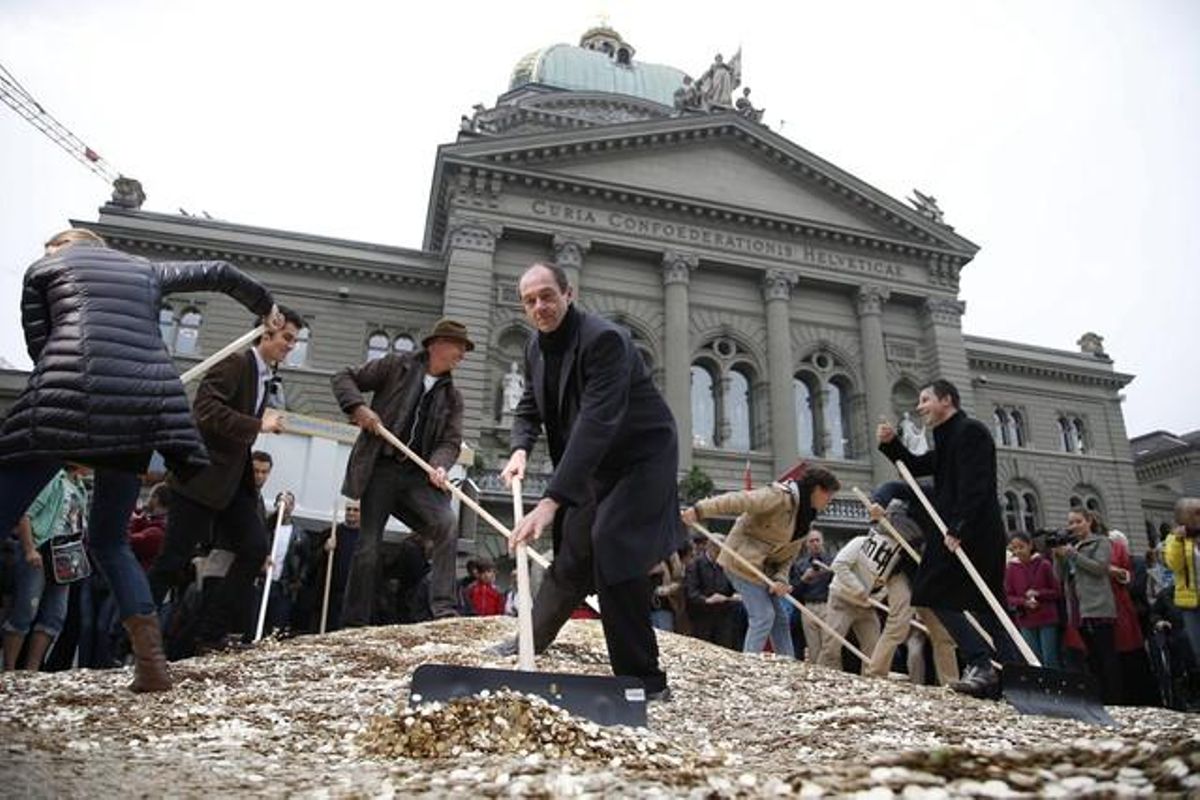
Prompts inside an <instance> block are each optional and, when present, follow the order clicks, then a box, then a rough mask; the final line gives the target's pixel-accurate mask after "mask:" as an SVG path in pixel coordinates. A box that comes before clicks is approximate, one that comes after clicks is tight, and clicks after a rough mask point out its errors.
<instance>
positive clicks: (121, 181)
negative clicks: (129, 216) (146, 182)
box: [110, 175, 146, 208]
mask: <svg viewBox="0 0 1200 800" xmlns="http://www.w3.org/2000/svg"><path fill="white" fill-rule="evenodd" d="M110 202H111V203H112V204H113V205H114V206H120V207H121V208H141V207H142V203H144V202H146V192H145V191H143V190H142V183H141V181H139V180H138V179H137V178H126V177H125V176H124V175H121V176H119V177H118V178H117V179H116V180H115V181H113V193H112V200H111V201H110Z"/></svg>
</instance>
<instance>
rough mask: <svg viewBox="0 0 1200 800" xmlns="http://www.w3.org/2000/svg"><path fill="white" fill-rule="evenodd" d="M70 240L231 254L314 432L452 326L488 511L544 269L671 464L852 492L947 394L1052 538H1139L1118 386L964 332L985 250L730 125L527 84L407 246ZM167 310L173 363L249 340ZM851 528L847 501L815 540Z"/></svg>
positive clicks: (208, 309)
mask: <svg viewBox="0 0 1200 800" xmlns="http://www.w3.org/2000/svg"><path fill="white" fill-rule="evenodd" d="M618 106H619V107H620V108H621V109H622V113H621V114H619V115H615V116H614V115H611V114H607V113H599V112H600V111H603V110H606V109H609V110H610V109H612V108H614V107H618ZM77 224H81V225H85V226H86V227H90V228H93V229H94V230H96V231H97V232H98V233H100V234H101V235H103V236H105V237H106V238H107V239H108V240H109V241H110V242H111V243H112V244H113V245H114V246H116V247H119V248H121V249H125V250H128V251H130V252H134V253H139V254H143V255H146V256H149V257H151V258H155V259H167V258H170V259H186V258H206V257H214V258H226V259H229V260H231V261H233V262H234V263H236V264H238V265H239V266H241V267H242V268H244V269H246V270H247V271H249V272H251V273H252V274H254V275H256V276H257V277H259V278H260V279H262V280H263V281H265V282H266V283H268V284H269V285H270V286H271V287H272V288H273V289H274V290H275V291H276V292H277V296H278V298H279V300H280V301H281V302H283V303H286V304H288V305H291V306H293V307H294V308H296V309H297V310H298V311H299V312H301V313H302V314H303V315H304V316H305V317H306V318H307V319H308V320H309V321H310V323H311V326H312V334H311V340H310V342H309V343H308V352H307V355H306V357H305V360H304V362H303V363H302V364H300V365H297V366H294V367H287V368H285V369H284V370H283V374H284V379H285V384H286V386H287V395H288V400H289V403H290V405H291V406H292V407H293V408H296V409H297V410H300V411H303V412H305V413H310V414H318V415H322V416H330V417H332V416H335V415H336V414H337V409H336V407H335V405H334V403H333V399H332V396H331V395H330V392H329V388H328V378H329V375H330V374H331V373H332V372H333V371H334V370H335V369H337V368H339V367H341V366H343V365H345V364H352V363H358V362H361V361H363V360H364V359H365V358H366V357H367V350H368V343H369V340H370V339H371V337H372V335H373V334H375V335H376V342H380V341H383V342H393V343H394V342H395V341H396V340H397V337H405V336H407V337H408V338H409V339H411V340H414V341H419V339H420V337H421V332H422V331H425V330H428V328H429V327H430V326H431V324H432V323H433V321H434V320H435V319H436V318H437V317H439V316H441V315H443V314H446V315H451V316H454V317H455V318H457V319H460V320H462V321H463V322H465V323H466V324H467V325H468V326H469V327H470V329H471V335H472V337H473V338H474V340H475V341H476V342H477V344H478V348H477V350H476V351H475V352H474V353H473V354H472V355H471V356H470V357H469V358H468V359H467V360H466V362H465V363H464V365H463V366H462V367H461V368H460V370H459V371H458V373H457V378H456V379H457V381H458V383H459V385H460V387H461V388H462V390H463V393H464V395H465V397H466V401H467V425H466V436H467V439H468V440H469V442H470V443H471V444H473V445H474V444H478V445H479V447H478V451H477V452H478V457H477V461H476V466H477V468H476V470H475V474H474V475H473V478H474V479H475V481H476V483H478V484H479V485H480V487H481V489H482V491H483V497H484V498H485V500H487V501H488V502H489V503H490V504H491V505H492V507H493V508H494V509H495V510H496V512H497V515H498V516H501V517H506V516H508V515H509V511H508V505H507V504H506V502H505V498H504V492H503V490H502V489H501V488H500V487H499V484H498V482H497V474H496V473H497V471H498V469H499V467H500V466H501V465H502V464H503V462H504V459H505V458H506V457H507V453H508V426H509V422H510V420H509V419H508V418H507V416H506V413H505V409H504V408H503V406H502V403H501V394H502V378H503V375H504V374H505V373H506V372H508V371H509V369H510V366H511V364H512V363H513V362H514V361H520V359H521V352H522V348H523V346H524V342H525V339H526V338H527V336H528V335H529V333H530V328H529V326H528V325H527V323H526V322H525V320H524V318H523V315H522V312H521V308H520V305H519V302H518V299H517V295H516V281H517V278H518V276H519V275H520V273H521V271H522V270H523V269H524V268H525V267H527V266H528V265H529V264H530V263H532V262H534V261H539V260H557V261H558V263H560V264H562V265H563V266H564V267H566V269H567V271H568V273H569V274H570V275H571V277H572V278H573V280H575V282H576V285H577V286H578V291H579V303H580V305H581V306H582V307H583V308H584V309H586V310H588V311H592V312H595V313H598V314H601V315H603V316H605V317H608V318H610V319H613V320H616V321H619V322H620V323H622V324H624V325H626V326H627V327H628V328H629V329H630V331H631V332H632V334H633V337H634V340H635V342H636V343H637V345H638V347H639V349H641V351H642V353H643V356H644V357H645V359H646V360H647V362H648V363H649V364H650V366H651V368H652V370H653V372H654V375H655V379H656V381H657V382H658V383H659V385H660V386H661V388H662V389H663V391H664V394H665V396H666V398H667V400H668V402H669V404H670V406H671V408H672V410H673V411H674V412H675V414H676V417H677V420H678V421H679V423H680V431H681V437H680V439H681V453H680V463H681V465H683V467H684V468H685V469H686V468H687V467H689V466H691V465H695V466H698V467H700V468H702V469H703V470H704V471H705V472H707V473H708V474H709V475H710V476H711V477H712V478H713V480H714V481H715V482H716V485H717V487H718V488H722V489H728V488H734V487H736V486H740V485H741V483H742V480H743V473H744V471H745V469H746V465H747V463H749V465H750V469H751V472H752V474H753V479H754V481H755V483H756V484H758V483H762V482H765V481H768V480H769V479H770V477H771V476H772V475H773V474H777V473H778V472H779V471H781V470H782V469H784V468H785V467H787V466H788V465H790V464H791V463H793V462H794V461H795V460H796V458H797V457H799V456H800V455H805V456H809V457H813V458H815V459H816V460H818V461H821V462H823V463H826V464H828V465H829V466H830V467H831V468H833V469H834V470H835V471H836V472H837V473H838V474H839V475H840V476H841V477H842V478H843V482H844V484H845V485H846V486H847V487H849V486H854V485H858V486H862V487H864V488H865V487H868V486H870V485H871V484H873V483H876V482H878V481H882V480H887V479H890V478H892V476H893V470H892V468H891V466H890V465H889V464H887V463H886V462H885V461H884V460H883V459H882V458H881V457H879V456H878V455H877V454H876V453H875V450H874V447H873V442H874V427H875V423H876V421H877V420H878V419H879V418H880V417H881V416H885V417H887V418H889V419H893V420H896V419H898V418H899V417H900V415H901V414H902V413H903V411H904V410H906V409H910V408H911V406H912V403H913V402H914V401H915V397H916V391H917V389H918V388H919V387H920V386H921V385H922V382H924V381H926V380H928V379H930V378H933V377H937V376H943V377H946V378H949V379H950V380H952V381H954V382H955V383H956V384H957V385H958V386H959V388H960V390H961V392H962V395H963V401H964V407H965V408H967V409H968V410H969V411H970V412H971V413H972V414H974V415H975V416H978V417H980V418H981V419H984V420H990V419H991V417H992V414H993V411H994V410H995V409H996V408H1007V409H1016V410H1019V411H1020V414H1021V418H1022V420H1023V423H1024V426H1025V427H1024V434H1023V436H1024V438H1023V440H1022V442H1023V443H1022V445H1020V446H1017V445H1016V444H1011V445H1002V446H1001V447H1000V473H1001V491H1002V492H1004V491H1005V490H1007V489H1010V488H1015V490H1019V491H1018V494H1019V495H1020V497H1021V498H1024V496H1025V495H1031V496H1032V497H1033V498H1034V501H1033V502H1034V504H1036V511H1035V514H1034V516H1033V519H1034V521H1036V524H1037V525H1038V526H1039V527H1040V526H1057V525H1059V524H1060V523H1061V521H1062V518H1063V517H1064V516H1065V513H1066V510H1067V504H1068V503H1069V502H1070V500H1071V498H1072V497H1076V496H1077V497H1078V498H1079V499H1080V500H1081V501H1086V500H1089V499H1090V500H1093V501H1094V502H1095V503H1096V504H1098V506H1099V507H1100V508H1101V509H1102V510H1103V511H1104V512H1105V514H1106V515H1107V516H1108V518H1109V519H1110V521H1111V522H1112V523H1113V524H1115V525H1116V526H1117V527H1120V528H1122V529H1124V530H1126V531H1127V532H1129V533H1131V534H1138V533H1141V532H1142V530H1143V525H1142V511H1141V508H1140V505H1139V496H1138V489H1137V482H1136V480H1135V478H1134V471H1133V464H1132V461H1131V459H1130V455H1129V448H1128V441H1127V439H1126V435H1125V430H1124V421H1123V418H1122V414H1121V409H1120V395H1119V391H1120V389H1121V387H1122V386H1124V385H1125V384H1126V383H1128V381H1129V380H1131V376H1129V375H1123V374H1120V373H1117V372H1115V371H1114V370H1113V365H1112V362H1111V361H1110V360H1108V359H1107V357H1104V356H1103V354H1102V353H1100V354H1099V355H1096V354H1094V353H1084V354H1079V353H1070V352H1062V351H1053V350H1047V349H1045V348H1038V347H1032V346H1025V345H1020V344H1015V343H1011V342H996V341H991V340H986V339H979V338H975V337H965V336H964V335H963V333H962V326H961V319H962V315H963V313H964V311H965V307H964V304H963V303H962V302H961V300H960V299H959V297H958V279H959V272H960V270H961V269H963V268H964V266H966V265H967V264H968V263H969V262H970V261H971V259H972V258H973V256H974V254H975V253H976V251H977V249H978V248H977V246H976V245H975V244H973V243H972V242H970V241H969V240H967V239H965V238H963V237H962V236H961V235H959V234H957V233H955V231H954V229H953V228H951V227H949V226H948V225H946V224H944V223H943V222H941V221H940V219H932V218H930V217H929V216H928V215H926V214H922V213H921V212H920V211H919V210H917V209H914V208H911V207H909V206H907V205H905V204H904V203H902V202H900V201H898V200H896V199H894V198H891V197H889V196H887V195H885V194H883V193H882V192H880V191H878V190H877V189H875V188H873V187H871V186H870V185H868V184H866V183H864V182H863V181H861V180H860V179H858V178H856V177H855V176H853V175H850V174H848V173H846V172H844V171H842V170H840V169H838V168H837V167H836V166H834V165H832V164H829V163H828V162H825V161H823V160H822V159H820V158H819V157H817V156H816V155H814V154H812V153H809V152H808V151H806V150H804V149H803V148H801V147H799V146H798V145H796V144H795V143H793V142H791V141H789V140H787V139H785V138H783V137H782V136H779V135H778V134H776V133H774V132H772V131H770V130H769V129H768V128H766V127H765V126H763V125H762V124H760V123H758V122H756V121H754V120H753V119H748V118H746V117H744V116H739V115H738V114H736V113H706V114H681V113H673V112H672V109H670V108H667V107H665V106H661V105H659V104H657V103H654V102H651V101H649V100H646V99H636V98H621V97H618V96H614V95H610V94H603V93H597V92H587V91H563V90H559V89H554V88H553V87H545V86H537V85H527V86H523V87H517V88H515V89H513V90H512V91H511V92H509V93H508V94H506V95H504V96H502V97H501V98H499V100H498V101H497V104H496V106H495V107H494V108H492V109H482V110H479V111H478V112H477V114H476V118H475V119H474V120H472V121H471V123H470V124H469V125H464V128H463V131H462V132H461V133H460V135H459V138H458V141H457V142H454V143H451V144H447V145H444V146H442V147H441V148H439V149H438V151H437V157H436V164H435V169H434V179H433V187H432V191H431V202H430V212H429V217H428V219H427V223H426V234H425V240H424V242H423V243H422V247H421V249H419V250H416V249H414V250H408V249H402V248H391V247H382V246H377V245H371V244H366V243H359V242H346V241H340V240H333V239H327V238H322V237H317V236H312V235H308V234H295V233H287V232H283V231H273V230H264V229H259V228H250V227H246V226H240V225H233V224H228V223H222V222H216V221H210V220H202V219H197V218H191V217H177V216H173V215H162V214H154V213H150V212H144V211H140V210H135V209H130V208H123V207H118V206H115V205H107V206H105V207H104V208H102V209H101V212H100V216H99V219H98V221H96V222H80V223H77ZM997 299H998V300H999V298H997ZM1016 299H1017V298H1011V300H1012V301H1016ZM171 308H172V310H173V311H174V313H175V315H176V318H178V317H179V315H181V314H182V313H183V312H184V311H186V310H189V309H195V310H198V311H200V312H201V314H202V316H203V323H202V325H201V327H200V331H199V340H198V345H199V346H198V348H197V353H196V356H194V357H183V356H181V357H180V361H181V367H186V366H188V365H190V364H191V363H193V362H194V361H195V360H198V357H199V356H200V355H202V354H204V353H208V352H212V351H213V350H215V349H217V348H219V347H220V346H221V345H223V344H224V343H225V342H227V341H229V340H230V339H233V338H234V337H236V336H237V335H238V334H240V333H241V332H243V331H244V330H245V329H246V328H247V326H248V325H249V323H250V321H249V320H248V319H246V317H245V315H244V313H242V312H241V310H240V309H238V308H237V307H236V306H235V305H234V304H232V303H231V302H229V301H227V300H226V299H225V298H222V297H213V296H197V297H194V298H192V297H176V298H172V299H171ZM379 334H384V337H383V338H379V336H378V335H379ZM402 341H405V340H403V339H402ZM697 370H700V371H701V372H697ZM706 381H707V382H711V386H710V387H709V383H705V382H706ZM697 382H699V384H698V383H697ZM698 385H699V386H700V389H698V388H697V386H698ZM705 387H709V388H705ZM705 392H708V394H705ZM698 398H699V399H698ZM697 415H698V416H699V418H697ZM1060 418H1064V419H1068V420H1071V421H1074V420H1079V421H1080V422H1081V424H1082V426H1083V428H1082V429H1083V431H1084V433H1083V434H1082V436H1083V440H1084V441H1085V442H1086V444H1085V445H1084V447H1083V448H1082V449H1083V452H1074V451H1073V452H1066V451H1065V450H1064V449H1063V448H1062V447H1061V446H1060V444H1061V442H1062V439H1061V437H1060V429H1059V422H1058V421H1059V419H1060ZM701 429H703V430H701ZM999 435H1000V434H999V433H998V436H999ZM1077 449H1078V448H1076V450H1077ZM544 458H545V456H544V449H539V450H538V451H537V452H536V453H535V461H534V463H535V465H536V466H538V467H539V468H540V469H542V470H545V469H546V467H547V466H548V465H547V464H546V462H545V460H544ZM539 486H540V482H539V480H538V479H537V478H534V479H533V480H531V481H530V482H529V483H528V484H527V491H528V492H530V493H532V494H536V493H537V492H538V490H539ZM847 497H849V493H847ZM862 520H863V516H862V514H861V509H860V508H858V507H857V506H856V504H855V503H854V502H853V501H852V500H850V499H839V501H838V502H837V503H836V504H835V505H834V507H833V508H831V510H830V512H829V514H828V515H827V519H826V521H825V522H826V524H827V525H829V526H831V527H833V528H835V529H836V528H838V527H843V528H847V529H848V528H852V527H855V526H858V525H861V523H862ZM1021 523H1022V524H1021V526H1022V527H1024V524H1023V523H1024V520H1023V519H1022V520H1021Z"/></svg>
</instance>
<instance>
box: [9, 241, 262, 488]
mask: <svg viewBox="0 0 1200 800" xmlns="http://www.w3.org/2000/svg"><path fill="white" fill-rule="evenodd" d="M196 291H215V292H222V293H224V294H227V295H229V296H230V297H232V298H233V299H234V300H237V301H238V302H239V303H241V304H242V305H244V306H245V307H246V308H248V309H249V310H250V311H252V312H254V313H255V314H258V315H260V316H261V315H264V314H266V313H268V312H269V311H270V309H271V306H272V302H273V301H272V299H271V294H270V292H268V291H267V290H266V289H265V288H263V286H261V285H260V284H259V283H258V282H257V281H255V280H254V279H252V278H250V277H249V276H247V275H245V274H244V273H242V272H240V271H239V270H238V269H237V268H236V267H234V266H233V265H231V264H228V263H226V262H224V261H180V262H170V263H152V262H150V261H147V260H146V259H144V258H138V257H135V256H130V255H128V254H126V253H122V252H120V251H117V250H111V249H109V248H107V247H102V246H98V245H92V244H89V243H76V244H72V245H70V246H68V247H66V248H64V249H62V250H59V251H58V252H57V253H56V254H55V255H52V256H46V257H45V258H42V259H39V260H38V261H35V262H34V263H33V264H32V265H31V266H30V267H29V269H28V270H27V271H26V273H25V284H24V290H23V294H22V298H21V323H22V326H23V327H24V330H25V343H26V346H27V347H28V349H29V356H30V358H32V359H33V362H34V367H33V372H32V373H31V374H30V376H29V384H28V385H27V386H26V387H25V391H24V392H22V394H21V396H20V397H19V398H18V399H17V401H16V403H15V404H14V405H13V407H12V409H11V410H10V411H9V413H8V416H7V417H6V418H5V419H4V421H3V423H0V464H11V463H14V462H20V461H32V460H53V461H64V460H71V461H78V462H81V463H84V464H88V465H91V466H94V467H111V468H117V469H124V470H130V471H141V470H142V469H144V468H145V465H146V462H147V461H148V459H149V457H150V453H151V451H154V450H157V451H158V452H160V453H162V455H163V457H164V458H165V459H166V461H167V465H168V466H169V467H171V469H172V470H181V471H182V472H183V473H185V474H186V473H189V472H192V471H194V470H195V469H197V468H199V467H202V466H204V465H205V464H207V463H208V455H207V453H206V452H205V450H204V444H203V442H202V441H201V439H200V436H199V434H198V433H197V432H196V428H195V426H194V425H193V424H192V415H191V409H190V407H189V405H188V399H187V395H185V394H184V391H183V384H182V383H181V382H180V380H179V376H178V374H177V373H176V371H175V365H174V364H173V363H172V362H171V357H170V355H169V354H168V353H167V350H166V347H165V346H164V344H163V341H162V336H161V334H160V332H159V327H158V314H159V309H160V306H161V300H162V297H163V295H167V294H171V293H172V292H196Z"/></svg>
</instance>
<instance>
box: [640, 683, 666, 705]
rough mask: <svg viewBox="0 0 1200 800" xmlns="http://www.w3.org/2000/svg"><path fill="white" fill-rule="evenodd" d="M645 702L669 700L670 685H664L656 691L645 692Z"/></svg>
mask: <svg viewBox="0 0 1200 800" xmlns="http://www.w3.org/2000/svg"><path fill="white" fill-rule="evenodd" d="M646 702H647V703H669V702H671V687H670V686H664V687H663V688H661V689H659V690H658V691H657V692H646Z"/></svg>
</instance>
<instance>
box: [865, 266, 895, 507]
mask: <svg viewBox="0 0 1200 800" xmlns="http://www.w3.org/2000/svg"><path fill="white" fill-rule="evenodd" d="M887 299H888V290H887V289H886V288H884V287H882V286H878V285H874V284H869V285H867V286H863V287H861V288H859V290H858V326H859V332H860V336H861V337H862V353H863V378H864V382H865V383H866V386H864V387H863V388H864V389H865V390H866V394H867V431H868V436H867V440H866V442H865V444H866V445H867V447H866V449H867V450H868V451H870V453H871V478H872V480H873V481H874V482H875V483H876V484H879V483H882V482H883V481H885V480H891V479H892V478H893V477H894V475H893V473H894V472H895V468H894V467H893V466H892V465H891V464H889V463H888V460H887V458H885V457H884V455H883V453H880V452H879V450H878V448H877V447H876V446H875V426H876V425H878V424H879V420H880V418H881V417H882V418H884V419H888V420H890V421H891V422H892V424H893V425H894V424H896V420H894V419H891V405H892V404H891V394H892V392H891V387H889V386H888V376H887V352H886V351H885V350H884V346H883V304H884V302H886V301H887Z"/></svg>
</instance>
